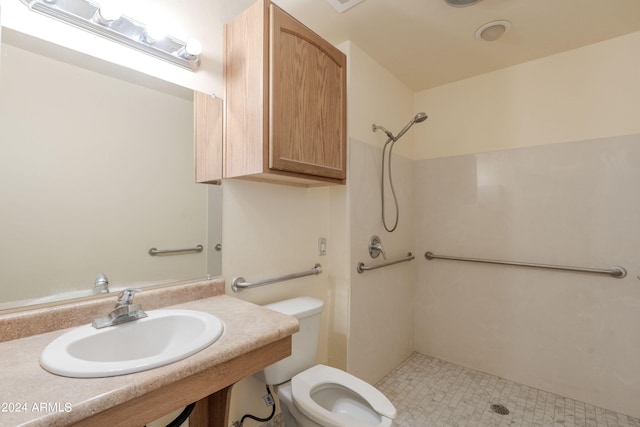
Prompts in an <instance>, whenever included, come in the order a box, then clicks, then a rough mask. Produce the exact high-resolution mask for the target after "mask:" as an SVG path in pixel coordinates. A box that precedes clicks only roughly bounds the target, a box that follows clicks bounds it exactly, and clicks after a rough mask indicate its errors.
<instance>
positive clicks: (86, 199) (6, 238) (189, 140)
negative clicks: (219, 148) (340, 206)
mask: <svg viewBox="0 0 640 427" xmlns="http://www.w3.org/2000/svg"><path fill="white" fill-rule="evenodd" d="M0 54H1V55H2V61H0V66H1V69H0V174H1V176H0V199H1V200H2V202H1V203H2V209H0V227H1V229H2V233H1V236H2V238H1V239H0V259H1V260H2V261H1V264H0V265H1V266H2V268H0V284H1V286H2V292H1V293H0V309H8V308H14V307H17V306H24V305H31V304H39V303H47V302H50V301H55V300H61V299H67V298H77V297H84V296H89V295H92V294H93V293H94V281H95V280H96V278H97V277H98V275H99V274H100V273H102V274H104V275H105V276H106V277H107V278H108V281H109V288H110V290H111V291H117V290H118V289H122V288H124V287H144V286H147V285H157V284H166V283H173V282H179V281H184V280H189V279H196V278H202V277H206V276H207V275H214V276H215V275H219V274H220V252H219V250H216V246H217V245H218V247H219V244H220V243H221V242H220V235H221V224H220V222H221V221H220V209H221V208H220V206H221V193H220V187H219V186H212V185H204V184H197V183H195V182H194V165H193V135H194V131H193V120H194V119H193V92H192V91H191V90H187V89H185V88H181V87H178V86H175V85H172V84H169V83H167V82H164V81H161V80H158V79H154V78H152V77H149V76H145V75H142V74H140V73H137V72H134V71H131V70H128V69H124V68H122V67H118V66H116V65H114V64H110V63H106V62H104V61H100V60H97V59H95V58H88V57H86V56H82V55H80V54H78V53H77V52H73V51H70V50H67V49H64V48H62V47H60V46H56V45H51V44H48V43H46V42H43V41H40V40H35V39H33V38H29V37H27V36H25V35H22V34H17V33H15V32H12V31H9V30H7V29H4V28H3V29H2V46H1V50H0ZM198 245H202V247H203V250H202V251H201V252H197V251H187V252H178V253H176V254H160V255H157V256H152V255H150V254H149V250H150V249H151V248H156V249H158V250H160V251H163V250H171V249H189V248H196V247H198Z"/></svg>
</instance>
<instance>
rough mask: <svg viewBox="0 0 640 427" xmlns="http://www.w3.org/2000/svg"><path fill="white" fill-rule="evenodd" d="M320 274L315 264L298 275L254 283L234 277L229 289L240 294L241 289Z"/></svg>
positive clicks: (293, 274)
mask: <svg viewBox="0 0 640 427" xmlns="http://www.w3.org/2000/svg"><path fill="white" fill-rule="evenodd" d="M320 273H322V266H321V265H320V264H316V265H314V266H313V268H312V269H311V270H307V271H302V272H300V273H292V274H285V275H284V276H278V277H274V278H273V279H264V280H258V281H256V282H246V281H245V280H244V277H236V278H235V279H233V283H232V284H231V289H233V292H240V291H241V290H243V289H249V288H257V287H258V286H264V285H270V284H272V283H276V282H284V281H285V280H292V279H297V278H299V277H305V276H311V275H314V274H320Z"/></svg>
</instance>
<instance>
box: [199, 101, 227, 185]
mask: <svg viewBox="0 0 640 427" xmlns="http://www.w3.org/2000/svg"><path fill="white" fill-rule="evenodd" d="M222 108H223V106H222V100H221V99H219V98H214V97H212V96H210V95H207V94H205V93H201V92H194V116H195V117H194V118H195V120H194V122H195V124H194V126H195V135H194V136H195V163H196V164H195V169H196V182H201V183H208V184H219V183H220V180H221V179H222Z"/></svg>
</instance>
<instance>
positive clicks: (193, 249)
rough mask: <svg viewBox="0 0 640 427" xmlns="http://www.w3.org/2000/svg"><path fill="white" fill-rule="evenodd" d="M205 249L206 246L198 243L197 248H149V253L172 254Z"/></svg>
mask: <svg viewBox="0 0 640 427" xmlns="http://www.w3.org/2000/svg"><path fill="white" fill-rule="evenodd" d="M203 250H204V246H202V245H198V246H196V247H195V248H186V249H164V250H159V249H156V248H151V249H149V255H151V256H156V255H171V254H180V253H184V252H202V251H203Z"/></svg>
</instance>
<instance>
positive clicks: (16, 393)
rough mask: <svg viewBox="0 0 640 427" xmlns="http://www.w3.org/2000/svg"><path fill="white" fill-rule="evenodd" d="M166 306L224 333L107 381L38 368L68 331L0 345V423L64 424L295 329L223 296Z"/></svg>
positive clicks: (290, 322) (285, 319)
mask: <svg viewBox="0 0 640 427" xmlns="http://www.w3.org/2000/svg"><path fill="white" fill-rule="evenodd" d="M143 308H144V306H143ZM167 308H181V309H191V310H199V311H203V312H207V313H211V314H214V315H216V316H218V317H219V318H220V319H222V320H223V321H224V325H225V330H224V333H223V335H222V337H221V338H220V339H219V340H218V341H216V342H215V343H214V344H213V345H211V346H210V347H208V348H206V349H204V350H202V351H201V352H199V353H196V354H195V355H193V356H191V357H188V358H186V359H184V360H181V361H178V362H175V363H172V364H169V365H166V366H162V367H159V368H155V369H151V370H148V371H143V372H138V373H135V374H129V375H122V376H117V377H109V378H67V377H62V376H57V375H54V374H51V373H49V372H48V371H46V370H44V369H43V368H42V367H40V364H39V357H40V354H41V353H42V350H43V349H44V348H45V346H46V345H47V344H48V343H50V342H51V341H52V340H53V339H55V338H56V337H58V336H60V335H62V334H64V333H65V332H67V331H69V330H70V329H73V328H69V329H64V330H58V331H53V332H47V333H43V334H39V335H33V336H28V337H24V338H19V339H15V340H11V341H6V342H2V343H0V378H1V381H2V386H1V388H0V405H2V406H1V407H0V425H1V426H23V425H24V426H46V427H54V426H65V425H68V424H71V423H74V422H77V421H80V420H82V419H84V418H87V417H89V416H91V415H94V414H96V413H98V412H102V411H104V410H106V409H109V408H112V407H114V406H116V405H118V404H121V403H124V402H126V401H129V400H131V399H133V398H136V397H140V396H142V395H144V394H146V393H149V392H151V391H154V390H156V389H158V388H160V387H163V386H166V385H169V384H172V383H174V382H176V381H178V380H181V379H183V378H187V377H189V376H191V375H194V374H197V373H199V372H202V371H204V370H206V369H208V368H211V367H214V366H217V365H220V364H222V363H224V362H227V361H229V360H232V359H234V358H236V357H238V356H241V355H243V354H245V353H247V352H249V351H252V350H255V349H258V348H260V347H263V346H265V345H267V344H270V343H272V342H275V341H277V340H279V339H282V338H285V337H287V336H289V335H291V334H293V333H295V332H297V331H298V327H299V326H298V321H297V320H296V319H295V318H294V317H291V316H286V315H283V314H280V313H277V312H274V311H271V310H268V309H265V308H263V307H260V306H257V305H254V304H251V303H248V302H245V301H242V300H239V299H237V298H233V297H230V296H227V295H218V296H213V297H209V298H205V299H199V300H195V301H190V302H186V303H182V304H178V305H174V306H170V307H167ZM88 320H90V319H88ZM116 327H117V326H116ZM162 415H163V414H159V416H162Z"/></svg>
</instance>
